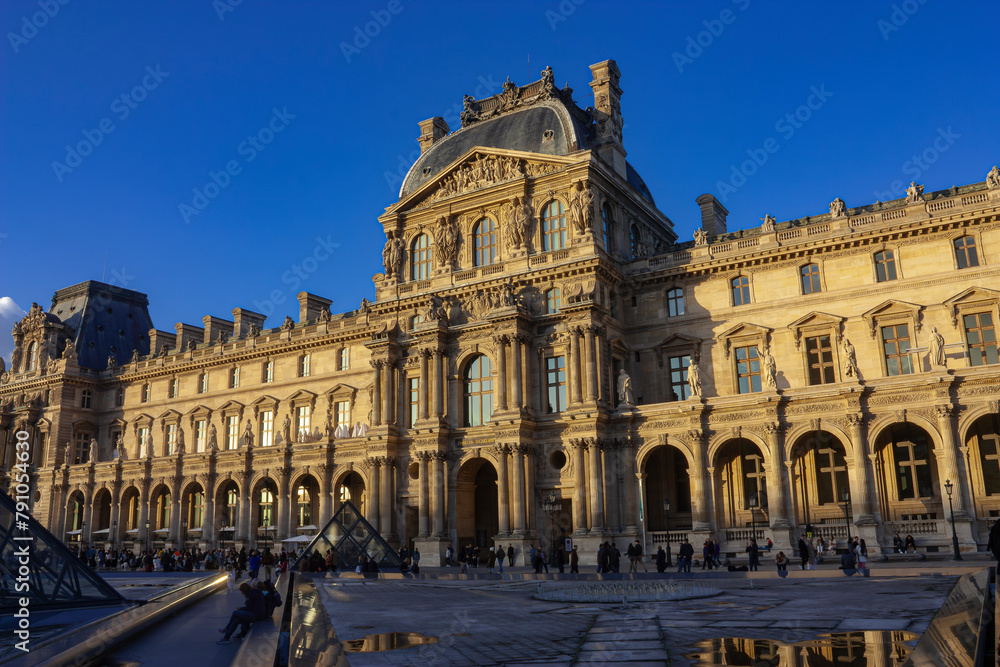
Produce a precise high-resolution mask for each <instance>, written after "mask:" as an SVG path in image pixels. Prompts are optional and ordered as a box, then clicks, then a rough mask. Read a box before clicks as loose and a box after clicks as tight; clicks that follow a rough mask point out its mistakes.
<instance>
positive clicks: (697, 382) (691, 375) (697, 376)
mask: <svg viewBox="0 0 1000 667" xmlns="http://www.w3.org/2000/svg"><path fill="white" fill-rule="evenodd" d="M688 387H690V389H691V398H700V397H701V371H700V370H699V369H698V362H697V361H695V358H694V357H691V363H689V364H688Z"/></svg>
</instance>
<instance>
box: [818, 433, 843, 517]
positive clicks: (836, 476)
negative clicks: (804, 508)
mask: <svg viewBox="0 0 1000 667" xmlns="http://www.w3.org/2000/svg"><path fill="white" fill-rule="evenodd" d="M815 446H816V447H817V448H818V449H816V487H817V489H818V491H819V502H820V504H823V505H826V504H833V505H836V504H837V503H839V502H840V489H842V488H844V487H846V486H848V481H847V461H846V460H845V459H844V455H843V454H842V453H841V452H840V451H838V450H836V449H832V448H830V447H821V446H820V443H819V442H816V443H815Z"/></svg>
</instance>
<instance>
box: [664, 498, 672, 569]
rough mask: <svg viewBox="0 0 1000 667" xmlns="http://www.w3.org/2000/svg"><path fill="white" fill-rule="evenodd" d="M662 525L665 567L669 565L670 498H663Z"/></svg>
mask: <svg viewBox="0 0 1000 667" xmlns="http://www.w3.org/2000/svg"><path fill="white" fill-rule="evenodd" d="M663 527H664V528H666V532H667V567H670V564H671V560H670V498H664V499H663Z"/></svg>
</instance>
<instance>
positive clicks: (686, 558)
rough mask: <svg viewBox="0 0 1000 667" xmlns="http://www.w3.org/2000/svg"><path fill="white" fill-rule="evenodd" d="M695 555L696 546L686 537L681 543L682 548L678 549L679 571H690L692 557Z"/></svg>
mask: <svg viewBox="0 0 1000 667" xmlns="http://www.w3.org/2000/svg"><path fill="white" fill-rule="evenodd" d="M692 556H694V547H693V546H691V543H690V542H688V539H687V538H686V537H685V538H684V542H683V543H681V548H680V549H679V550H678V559H677V571H678V572H690V571H691V557H692Z"/></svg>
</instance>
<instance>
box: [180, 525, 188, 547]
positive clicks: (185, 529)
mask: <svg viewBox="0 0 1000 667" xmlns="http://www.w3.org/2000/svg"><path fill="white" fill-rule="evenodd" d="M187 539H188V520H187V519H181V550H183V549H184V547H186V546H187Z"/></svg>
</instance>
